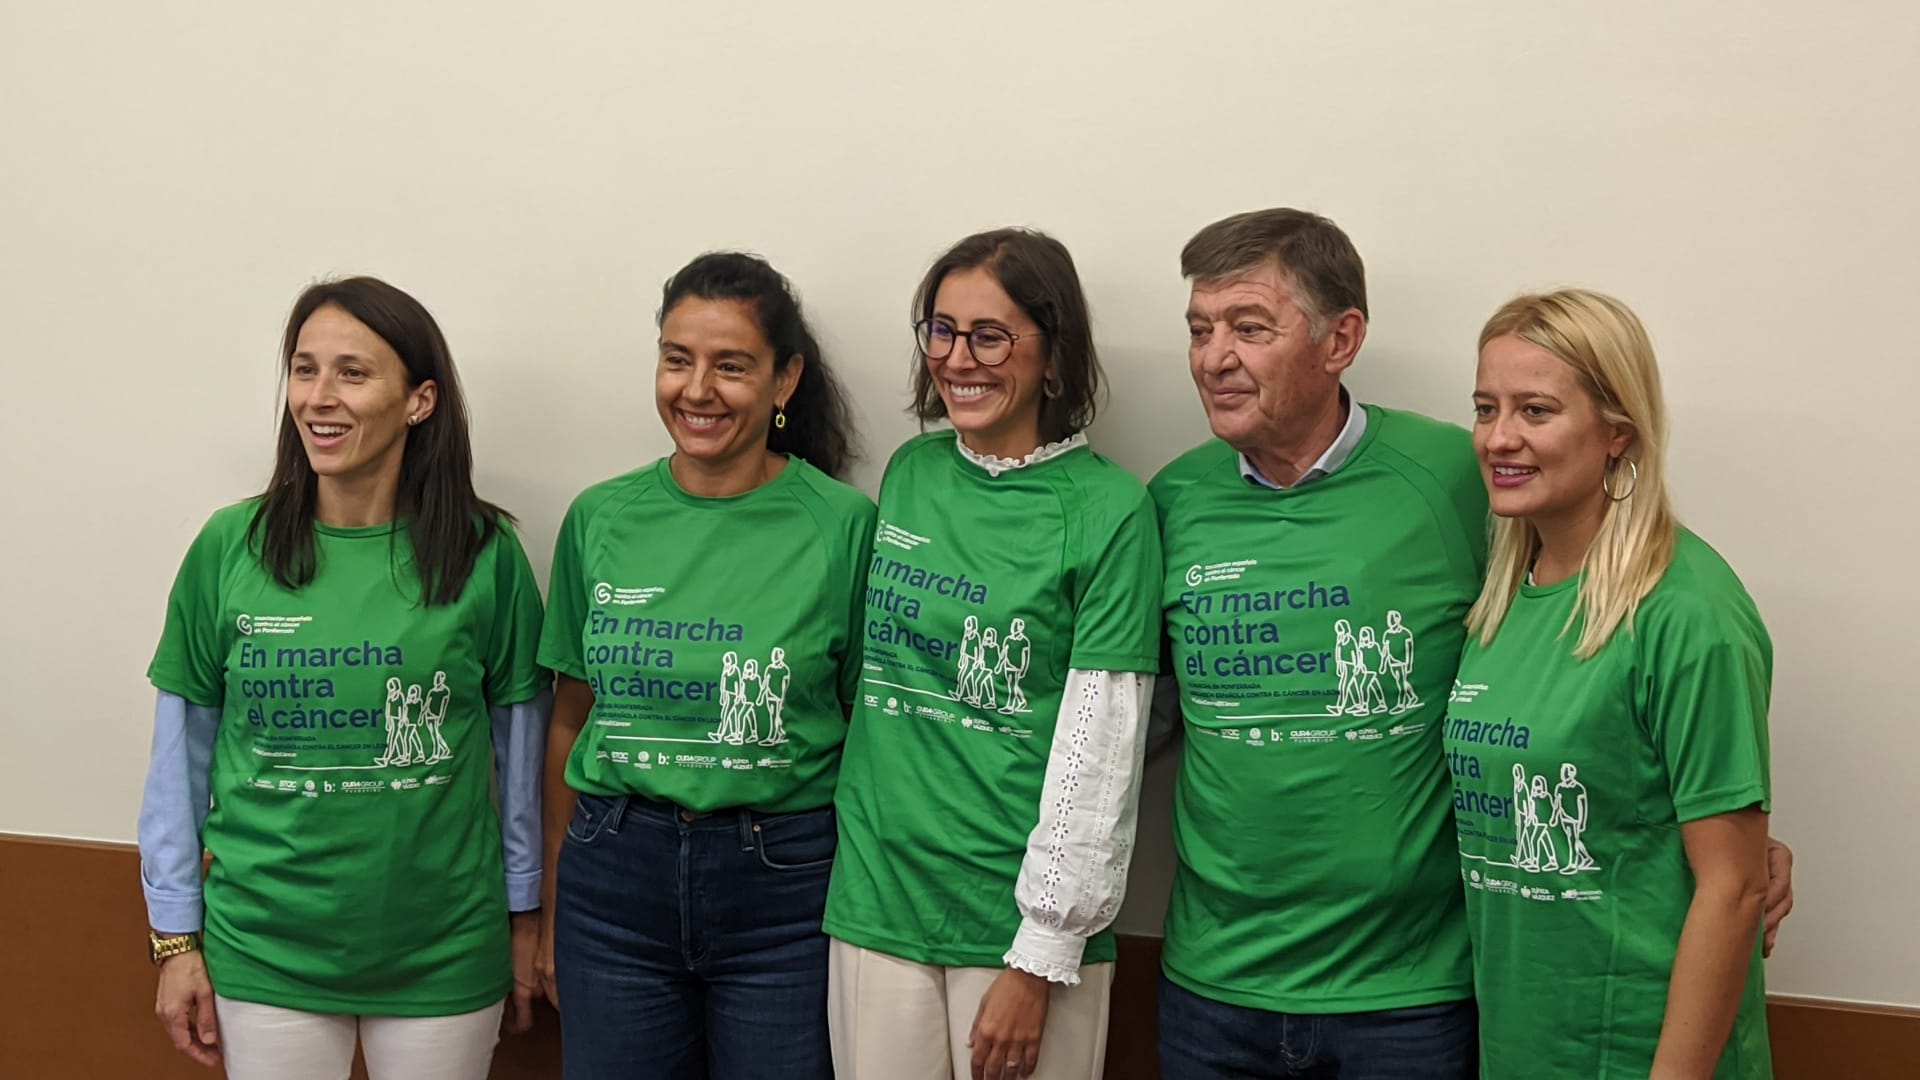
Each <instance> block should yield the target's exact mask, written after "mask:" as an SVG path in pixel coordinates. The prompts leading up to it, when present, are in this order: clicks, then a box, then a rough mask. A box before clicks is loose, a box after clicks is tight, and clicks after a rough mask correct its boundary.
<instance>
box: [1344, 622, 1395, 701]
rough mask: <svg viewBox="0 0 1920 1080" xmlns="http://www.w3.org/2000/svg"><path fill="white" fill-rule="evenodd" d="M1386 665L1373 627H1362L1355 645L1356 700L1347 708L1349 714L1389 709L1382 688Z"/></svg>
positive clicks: (1354, 677) (1354, 678)
mask: <svg viewBox="0 0 1920 1080" xmlns="http://www.w3.org/2000/svg"><path fill="white" fill-rule="evenodd" d="M1369 661H1371V663H1370V662H1369ZM1384 667H1385V665H1384V664H1383V663H1382V662H1381V658H1380V644H1379V641H1378V640H1377V639H1376V638H1375V637H1374V636H1373V627H1371V626H1363V627H1361V628H1360V640H1359V641H1358V642H1357V643H1355V645H1354V647H1353V681H1354V691H1353V696H1354V702H1353V706H1352V707H1351V708H1349V709H1348V710H1347V714H1348V715H1349V716H1365V715H1367V714H1368V713H1370V712H1376V713H1383V712H1386V711H1387V697H1386V694H1384V693H1382V692H1381V690H1380V672H1381V669H1382V668H1384Z"/></svg>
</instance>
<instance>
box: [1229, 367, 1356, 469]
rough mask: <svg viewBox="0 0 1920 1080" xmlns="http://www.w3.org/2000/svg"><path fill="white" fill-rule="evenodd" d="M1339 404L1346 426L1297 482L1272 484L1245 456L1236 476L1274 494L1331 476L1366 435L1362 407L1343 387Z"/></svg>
mask: <svg viewBox="0 0 1920 1080" xmlns="http://www.w3.org/2000/svg"><path fill="white" fill-rule="evenodd" d="M1340 403H1341V404H1343V405H1345V406H1346V407H1347V422H1346V425H1345V426H1344V427H1342V428H1341V429H1340V434H1339V435H1338V436H1336V437H1335V438H1334V440H1333V445H1332V446H1329V447H1327V452H1326V453H1324V454H1321V455H1320V457H1319V459H1318V460H1316V461H1315V462H1314V463H1313V464H1312V465H1311V466H1310V467H1308V469H1307V471H1306V472H1304V473H1301V474H1300V479H1299V480H1297V481H1295V482H1294V483H1292V484H1276V483H1274V482H1273V481H1272V480H1269V479H1267V478H1266V477H1265V476H1263V475H1261V473H1260V470H1259V469H1256V468H1254V467H1253V462H1251V461H1248V460H1247V455H1245V454H1241V455H1239V457H1240V475H1241V476H1243V477H1245V478H1246V481H1247V483H1249V484H1258V485H1259V486H1261V487H1263V488H1272V489H1273V490H1275V491H1285V490H1286V489H1287V488H1289V487H1299V486H1301V485H1302V484H1310V483H1312V482H1313V481H1315V480H1319V479H1322V478H1324V477H1328V476H1331V475H1333V473H1334V471H1335V470H1337V469H1338V468H1340V466H1342V465H1345V464H1346V463H1347V459H1348V458H1350V457H1352V456H1353V451H1354V448H1355V447H1357V446H1359V445H1360V437H1361V436H1363V435H1365V434H1366V433H1367V409H1366V406H1364V405H1362V404H1360V403H1359V402H1357V401H1355V400H1353V398H1352V396H1351V395H1349V394H1348V393H1347V388H1346V387H1344V386H1343V387H1341V388H1340Z"/></svg>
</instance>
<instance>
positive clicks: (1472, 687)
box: [1447, 679, 1487, 705]
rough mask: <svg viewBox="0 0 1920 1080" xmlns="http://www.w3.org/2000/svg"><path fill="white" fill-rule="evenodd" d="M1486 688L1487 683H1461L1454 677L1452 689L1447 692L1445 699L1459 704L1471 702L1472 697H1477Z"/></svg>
mask: <svg viewBox="0 0 1920 1080" xmlns="http://www.w3.org/2000/svg"><path fill="white" fill-rule="evenodd" d="M1486 689H1487V684H1486V683H1483V682H1476V683H1463V682H1461V681H1460V680H1459V679H1455V680H1453V689H1452V690H1451V691H1449V692H1448V694H1447V700H1448V701H1452V702H1457V703H1459V704H1461V705H1467V704H1471V703H1472V701H1473V699H1474V698H1477V697H1479V696H1480V695H1481V694H1482V693H1483V692H1485V690H1486Z"/></svg>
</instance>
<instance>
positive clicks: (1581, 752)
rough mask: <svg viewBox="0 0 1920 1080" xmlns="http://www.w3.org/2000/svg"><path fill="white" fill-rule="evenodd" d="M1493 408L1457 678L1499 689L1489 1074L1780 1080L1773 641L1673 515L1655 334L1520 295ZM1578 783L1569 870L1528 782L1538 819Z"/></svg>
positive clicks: (1719, 564)
mask: <svg viewBox="0 0 1920 1080" xmlns="http://www.w3.org/2000/svg"><path fill="white" fill-rule="evenodd" d="M1473 400H1474V414H1475V425H1474V432H1473V434H1474V439H1473V442H1474V449H1475V451H1476V453H1477V454H1478V456H1479V459H1480V466H1481V474H1482V477H1483V479H1484V480H1485V481H1486V484H1487V489H1488V495H1489V499H1490V501H1491V504H1492V510H1493V513H1494V515H1495V518H1494V529H1493V540H1492V549H1491V551H1490V558H1489V563H1490V565H1489V569H1488V574H1487V581H1486V586H1485V588H1484V590H1483V591H1482V592H1481V595H1480V598H1479V600H1478V602H1477V603H1476V604H1475V605H1474V607H1473V609H1472V611H1471V612H1470V613H1469V615H1468V618H1467V626H1468V632H1469V639H1468V641H1467V645H1466V648H1465V650H1464V652H1463V653H1462V656H1461V661H1460V676H1459V677H1460V681H1461V683H1464V684H1469V685H1476V686H1481V685H1483V686H1484V687H1485V689H1483V690H1481V691H1480V692H1479V693H1478V694H1477V695H1473V696H1471V697H1468V696H1466V695H1463V696H1462V699H1461V700H1459V701H1456V702H1455V704H1454V706H1453V708H1452V709H1451V711H1450V713H1449V716H1448V720H1447V730H1446V741H1447V749H1448V750H1449V751H1450V752H1453V753H1455V754H1457V755H1459V756H1458V758H1457V759H1456V760H1458V761H1460V762H1462V763H1464V767H1456V768H1455V769H1454V770H1453V772H1454V778H1455V784H1456V786H1457V787H1459V788H1461V789H1474V790H1472V791H1470V792H1469V794H1470V795H1471V796H1472V797H1470V798H1462V799H1457V800H1456V801H1455V807H1456V813H1457V815H1458V821H1459V836H1460V854H1461V869H1462V878H1463V879H1464V880H1465V881H1466V882H1467V911H1468V924H1469V931H1470V934H1471V937H1472V941H1473V967H1474V985H1475V991H1476V993H1477V995H1478V998H1479V1003H1480V1011H1481V1020H1480V1024H1481V1026H1480V1035H1481V1038H1480V1050H1481V1055H1482V1073H1481V1075H1482V1076H1486V1077H1493V1078H1501V1077H1535V1076H1582V1077H1647V1076H1652V1077H1654V1078H1655V1080H1658V1078H1661V1077H1683V1076H1684V1077H1705V1076H1713V1077H1720V1078H1743V1080H1744V1078H1752V1077H1769V1076H1771V1075H1772V1066H1771V1064H1770V1061H1769V1058H1768V1052H1767V1032H1766V1015H1765V1011H1764V999H1763V985H1762V977H1761V969H1760V962H1759V961H1760V950H1761V934H1762V928H1761V919H1762V912H1763V907H1764V904H1765V899H1766V895H1767V858H1768V855H1767V812H1768V808H1769V780H1768V750H1767V703H1768V694H1769V689H1770V684H1771V679H1772V665H1773V647H1772V643H1771V642H1770V641H1769V639H1768V636H1767V630H1766V627H1765V626H1764V625H1763V624H1762V623H1761V620H1760V615H1759V612H1758V611H1756V610H1755V607H1754V603H1753V600H1752V599H1751V598H1750V597H1749V596H1748V595H1747V591H1746V589H1745V588H1743V587H1742V586H1741V584H1740V579H1739V578H1738V577H1736V576H1735V575H1734V572H1733V570H1732V569H1730V568H1729V567H1728V565H1727V563H1726V561H1725V560H1724V559H1722V558H1721V557H1720V556H1719V555H1718V554H1717V553H1716V552H1715V551H1714V550H1713V549H1712V548H1710V547H1708V546H1707V544H1706V542H1705V541H1703V540H1701V539H1700V538H1699V537H1698V536H1695V535H1694V534H1693V533H1691V532H1689V531H1687V530H1686V529H1685V528H1683V527H1681V526H1680V525H1679V524H1678V523H1677V522H1676V521H1675V519H1674V515H1673V511H1672V509H1671V508H1670V507H1669V505H1668V502H1667V493H1666V467H1665V461H1664V458H1663V454H1664V452H1665V448H1666V418H1665V410H1664V407H1663V405H1662V403H1661V394H1660V377H1659V372H1658V370H1657V368H1656V366H1655V363H1654V356H1653V349H1652V346H1651V345H1650V344H1649V343H1648V340H1647V334H1646V331H1645V330H1644V329H1643V328H1642V327H1641V325H1640V321H1639V320H1638V319H1637V318H1635V317H1634V315H1633V313H1632V312H1631V311H1629V310H1628V309H1627V308H1626V307H1625V306H1624V305H1623V304H1621V303H1620V302H1619V301H1617V300H1614V299H1612V298H1610V297H1607V296H1603V295H1600V294H1598V293H1594V292H1588V291H1585V290H1579V289H1569V290H1563V291H1560V292H1553V293H1546V294H1541V295H1532V296H1523V297H1520V298H1519V299H1516V300H1514V301H1512V302H1511V303H1509V304H1507V305H1506V306H1504V307H1502V308H1501V309H1500V310H1499V311H1498V312H1496V313H1495V314H1494V316H1493V318H1492V319H1490V320H1489V321H1488V322H1487V325H1486V328H1485V329H1484V330H1483V331H1482V332H1481V335H1480V364H1479V374H1478V380H1477V383H1476V386H1475V390H1474V395H1473ZM1510 767H1511V770H1512V778H1513V780H1514V785H1513V791H1514V804H1513V805H1510V806H1507V807H1504V808H1503V807H1500V806H1499V803H1501V802H1502V801H1504V796H1505V795H1506V794H1507V792H1506V790H1505V789H1506V788H1507V786H1508V774H1509V768H1510ZM1576 773H1577V775H1578V776H1579V778H1580V784H1581V786H1582V788H1583V794H1584V796H1585V798H1584V800H1582V801H1583V802H1584V803H1585V806H1584V808H1583V809H1582V812H1581V820H1580V822H1579V832H1578V837H1579V846H1578V847H1576V848H1575V850H1574V851H1572V852H1568V853H1566V854H1567V855H1568V860H1567V861H1566V862H1565V863H1562V862H1561V860H1559V859H1558V858H1556V854H1557V853H1556V852H1555V850H1554V847H1553V840H1552V837H1551V830H1550V829H1548V828H1547V827H1546V826H1548V825H1549V824H1551V823H1550V822H1549V821H1547V820H1546V819H1545V818H1541V819H1540V820H1539V821H1538V824H1537V825H1536V832H1537V833H1538V835H1537V836H1535V837H1534V845H1535V847H1536V848H1537V850H1536V851H1535V852H1533V853H1532V855H1533V857H1532V858H1527V857H1525V856H1524V855H1523V854H1522V853H1521V852H1519V851H1517V850H1516V847H1517V846H1519V844H1524V843H1525V842H1526V840H1525V837H1524V836H1521V837H1520V838H1519V844H1516V839H1515V838H1516V835H1517V834H1516V831H1515V829H1514V828H1513V824H1512V822H1513V818H1514V816H1515V815H1524V814H1526V813H1527V811H1528V809H1529V808H1528V807H1523V806H1520V805H1519V802H1520V799H1521V798H1522V796H1520V794H1519V791H1520V787H1519V784H1520V782H1521V779H1522V778H1523V777H1530V778H1531V780H1530V783H1529V789H1530V792H1531V796H1532V799H1531V801H1532V803H1533V804H1534V805H1533V807H1532V809H1533V810H1535V811H1536V812H1537V811H1538V809H1539V808H1540V807H1542V806H1546V805H1550V803H1551V800H1550V799H1545V798H1542V797H1541V796H1542V795H1543V794H1545V793H1546V791H1547V788H1548V786H1549V784H1550V783H1551V782H1552V781H1550V780H1549V779H1548V778H1549V777H1562V778H1564V777H1570V776H1572V775H1575V774H1576ZM1481 778H1485V779H1481ZM1496 787H1497V788H1499V789H1501V790H1498V791H1496V790H1494V789H1495V788H1496ZM1480 788H1485V789H1486V790H1485V791H1479V790H1477V789H1480ZM1491 796H1500V797H1501V798H1493V797H1491ZM1462 806H1467V807H1476V808H1482V809H1484V810H1485V812H1484V813H1482V812H1479V811H1478V810H1464V809H1460V807H1462ZM1563 807H1564V803H1563ZM1502 812H1504V813H1505V815H1506V816H1507V819H1508V820H1506V821H1495V820H1491V818H1492V817H1493V816H1494V815H1497V814H1500V813H1502ZM1563 812H1564V810H1563ZM1521 820H1523V821H1524V820H1525V818H1524V817H1522V818H1521ZM1523 831H1524V827H1523ZM1582 856H1584V857H1582ZM1543 987H1552V988H1554V989H1553V992H1552V993H1551V994H1547V995H1544V996H1543V995H1542V994H1541V992H1540V991H1541V989H1542V988H1543ZM1543 1009H1545V1010H1546V1013H1545V1014H1544V1015H1543V1014H1542V1010H1543Z"/></svg>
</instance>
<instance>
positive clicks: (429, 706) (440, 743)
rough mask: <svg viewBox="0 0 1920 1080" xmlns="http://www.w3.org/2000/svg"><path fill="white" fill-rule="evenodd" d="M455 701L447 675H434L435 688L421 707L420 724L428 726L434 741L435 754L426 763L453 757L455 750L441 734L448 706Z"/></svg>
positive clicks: (429, 691) (437, 672) (441, 672)
mask: <svg viewBox="0 0 1920 1080" xmlns="http://www.w3.org/2000/svg"><path fill="white" fill-rule="evenodd" d="M452 700H453V691H452V690H449V689H447V673H446V672H444V671H436V672H434V673H433V687H432V689H430V690H428V691H427V695H426V701H425V702H424V703H423V704H422V705H421V706H420V722H421V723H422V724H424V725H425V726H426V729H427V734H428V736H430V737H431V738H432V739H433V752H432V753H430V754H428V755H427V758H426V763H427V764H429V765H431V764H433V763H434V762H436V761H445V760H447V759H448V758H450V757H452V756H453V748H452V747H451V746H448V745H447V740H446V738H445V737H444V736H442V735H441V734H440V724H441V722H442V721H444V720H446V718H447V705H448V704H449V703H450V702H451V701H452Z"/></svg>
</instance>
